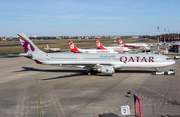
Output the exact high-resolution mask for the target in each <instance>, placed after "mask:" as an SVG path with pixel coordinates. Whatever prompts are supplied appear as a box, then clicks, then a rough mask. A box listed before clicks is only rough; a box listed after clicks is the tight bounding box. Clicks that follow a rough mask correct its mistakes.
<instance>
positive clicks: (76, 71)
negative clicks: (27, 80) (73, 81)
mask: <svg viewBox="0 0 180 117" xmlns="http://www.w3.org/2000/svg"><path fill="white" fill-rule="evenodd" d="M22 68H23V70H21V71H16V72H23V71H40V72H74V73H80V72H83V71H85V70H59V69H58V70H56V69H36V68H33V67H22Z"/></svg>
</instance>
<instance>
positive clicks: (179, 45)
mask: <svg viewBox="0 0 180 117" xmlns="http://www.w3.org/2000/svg"><path fill="white" fill-rule="evenodd" d="M173 51H174V52H175V53H180V42H179V41H176V42H173Z"/></svg>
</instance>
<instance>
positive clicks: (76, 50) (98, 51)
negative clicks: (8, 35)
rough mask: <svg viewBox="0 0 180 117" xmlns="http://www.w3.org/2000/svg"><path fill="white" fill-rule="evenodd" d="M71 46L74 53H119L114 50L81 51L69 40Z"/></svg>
mask: <svg viewBox="0 0 180 117" xmlns="http://www.w3.org/2000/svg"><path fill="white" fill-rule="evenodd" d="M69 45H70V48H71V52H73V53H118V52H115V51H114V50H101V49H80V48H77V47H76V46H75V45H74V43H73V42H72V41H71V40H69Z"/></svg>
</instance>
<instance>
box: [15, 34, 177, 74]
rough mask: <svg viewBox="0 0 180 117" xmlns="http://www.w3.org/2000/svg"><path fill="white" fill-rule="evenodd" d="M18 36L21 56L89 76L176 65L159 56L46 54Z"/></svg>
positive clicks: (27, 39)
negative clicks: (118, 70)
mask: <svg viewBox="0 0 180 117" xmlns="http://www.w3.org/2000/svg"><path fill="white" fill-rule="evenodd" d="M18 36H19V39H20V42H21V44H22V47H23V49H24V52H25V53H21V54H20V55H22V56H25V57H27V58H30V59H32V60H34V61H35V62H36V63H37V64H42V65H57V66H64V65H65V66H66V65H68V66H75V67H80V68H86V69H87V74H88V75H90V74H91V73H93V71H97V72H101V73H106V74H111V75H112V74H113V73H114V72H115V69H120V68H123V67H136V68H138V67H143V68H160V67H166V66H169V65H172V64H174V63H175V61H174V60H172V59H171V58H169V57H167V56H164V55H159V54H125V53H121V54H120V53H45V52H43V51H41V50H39V49H38V48H37V46H36V45H34V43H33V42H32V41H31V40H30V39H29V38H28V37H27V36H26V35H25V34H24V33H18Z"/></svg>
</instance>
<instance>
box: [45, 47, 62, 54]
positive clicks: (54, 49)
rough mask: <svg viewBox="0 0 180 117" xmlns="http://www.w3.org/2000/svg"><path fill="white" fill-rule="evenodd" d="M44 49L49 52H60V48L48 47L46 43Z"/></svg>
mask: <svg viewBox="0 0 180 117" xmlns="http://www.w3.org/2000/svg"><path fill="white" fill-rule="evenodd" d="M44 49H45V50H49V51H51V52H60V51H61V48H50V47H49V46H48V45H47V48H44Z"/></svg>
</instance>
